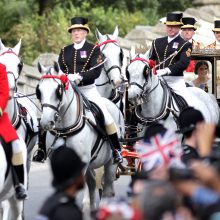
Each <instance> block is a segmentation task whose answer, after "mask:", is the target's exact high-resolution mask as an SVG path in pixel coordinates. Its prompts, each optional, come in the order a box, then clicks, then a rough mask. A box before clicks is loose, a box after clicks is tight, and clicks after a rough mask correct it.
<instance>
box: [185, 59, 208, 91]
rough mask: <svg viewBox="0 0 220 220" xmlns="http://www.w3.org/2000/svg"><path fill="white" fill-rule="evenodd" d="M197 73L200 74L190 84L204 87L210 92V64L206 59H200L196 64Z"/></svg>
mask: <svg viewBox="0 0 220 220" xmlns="http://www.w3.org/2000/svg"><path fill="white" fill-rule="evenodd" d="M195 74H196V75H197V76H198V77H197V78H196V79H194V80H193V81H191V82H189V83H188V84H189V85H191V86H196V87H198V88H200V89H203V90H204V91H205V92H208V84H207V81H208V80H209V65H208V63H207V62H206V61H198V62H197V63H196V66H195Z"/></svg>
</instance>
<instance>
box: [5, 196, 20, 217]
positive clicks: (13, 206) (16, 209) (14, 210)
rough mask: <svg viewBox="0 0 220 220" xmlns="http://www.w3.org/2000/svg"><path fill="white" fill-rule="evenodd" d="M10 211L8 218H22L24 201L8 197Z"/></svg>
mask: <svg viewBox="0 0 220 220" xmlns="http://www.w3.org/2000/svg"><path fill="white" fill-rule="evenodd" d="M8 202H9V207H10V213H9V218H8V220H22V210H23V205H24V204H23V201H19V200H17V199H16V198H15V196H12V197H11V198H9V199H8Z"/></svg>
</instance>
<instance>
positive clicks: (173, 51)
mask: <svg viewBox="0 0 220 220" xmlns="http://www.w3.org/2000/svg"><path fill="white" fill-rule="evenodd" d="M181 19H182V13H168V14H167V19H166V22H165V25H166V32H167V36H166V37H161V38H157V39H156V40H154V41H153V43H152V46H151V51H150V56H149V58H150V59H152V60H154V61H156V73H157V75H158V76H163V79H164V81H166V83H167V84H168V86H169V87H171V88H172V89H173V91H174V92H175V93H177V94H179V95H181V96H182V97H184V98H185V99H186V101H188V100H191V99H190V97H191V96H190V94H189V92H188V91H187V89H186V85H185V81H184V78H183V71H184V70H185V69H186V68H187V66H188V65H189V62H190V56H191V51H192V44H191V43H189V42H187V41H185V40H184V39H183V38H182V37H181V36H180V34H179V32H180V28H181V26H182V25H183V23H182V20H181ZM188 104H192V103H188Z"/></svg>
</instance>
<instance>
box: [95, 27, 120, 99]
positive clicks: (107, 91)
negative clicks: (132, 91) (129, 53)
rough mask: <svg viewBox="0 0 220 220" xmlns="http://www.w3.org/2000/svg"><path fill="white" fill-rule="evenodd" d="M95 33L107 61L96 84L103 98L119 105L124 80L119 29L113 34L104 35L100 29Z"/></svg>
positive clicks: (116, 28)
mask: <svg viewBox="0 0 220 220" xmlns="http://www.w3.org/2000/svg"><path fill="white" fill-rule="evenodd" d="M95 33H96V38H97V40H98V43H99V44H98V46H99V47H100V50H101V52H102V54H103V55H104V58H105V59H106V62H105V63H104V67H103V69H102V71H101V75H100V76H99V78H97V79H96V80H95V84H96V86H97V89H98V91H99V93H100V95H101V96H102V97H105V98H107V99H110V100H111V101H113V102H114V103H118V101H119V100H120V99H121V98H122V97H121V95H122V94H121V93H120V92H119V91H118V90H117V87H118V86H119V85H120V84H121V82H122V81H123V80H124V77H123V74H122V62H123V51H122V49H121V48H120V46H119V43H118V27H117V26H116V27H115V30H114V32H113V34H105V35H102V34H101V33H100V32H99V30H98V29H96V32H95Z"/></svg>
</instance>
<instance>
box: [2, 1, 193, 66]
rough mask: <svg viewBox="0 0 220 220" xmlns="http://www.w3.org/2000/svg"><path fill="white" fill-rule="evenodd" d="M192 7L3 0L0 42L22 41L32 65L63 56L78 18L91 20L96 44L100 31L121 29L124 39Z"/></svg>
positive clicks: (173, 3) (181, 3) (166, 3)
mask: <svg viewBox="0 0 220 220" xmlns="http://www.w3.org/2000/svg"><path fill="white" fill-rule="evenodd" d="M191 4H192V3H191V0H178V1H176V0H135V1H131V0H102V1H100V0H10V1H9V0H1V1H0V11H1V19H0V38H1V40H2V42H3V43H4V44H5V45H6V46H8V47H10V46H14V45H15V44H16V43H17V42H18V40H19V39H20V38H21V39H22V48H21V56H22V58H23V61H24V62H25V63H27V64H31V63H32V62H33V60H34V59H35V58H36V57H37V56H38V55H39V54H40V53H46V52H54V53H59V51H60V49H61V48H62V47H63V46H64V45H67V44H70V43H71V41H70V36H69V34H68V32H67V27H68V26H69V25H70V19H71V18H72V17H74V16H84V17H87V18H88V19H89V26H90V29H91V31H92V33H91V34H90V35H89V40H90V41H91V42H96V39H95V36H94V34H93V33H94V30H95V28H96V27H97V28H98V29H99V31H100V32H101V33H103V34H105V33H112V32H113V31H114V28H115V26H116V25H118V27H119V35H120V36H121V37H124V36H125V35H126V34H127V33H128V32H129V31H130V30H132V29H133V28H134V27H135V26H136V25H154V24H156V23H157V22H158V20H159V18H160V17H164V16H166V13H167V12H169V11H177V10H178V11H182V10H185V9H186V8H187V7H190V6H191Z"/></svg>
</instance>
